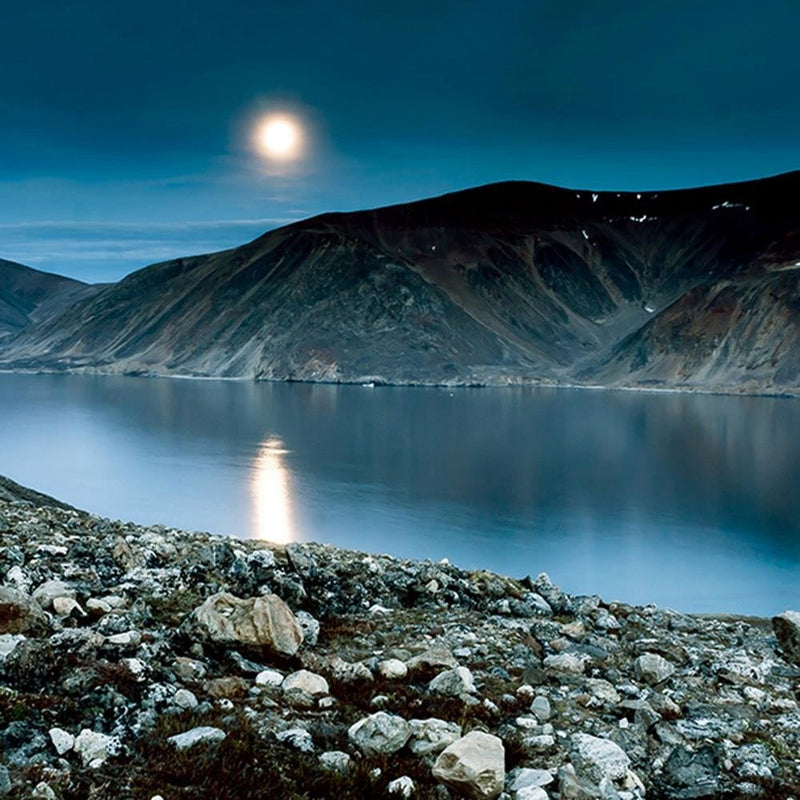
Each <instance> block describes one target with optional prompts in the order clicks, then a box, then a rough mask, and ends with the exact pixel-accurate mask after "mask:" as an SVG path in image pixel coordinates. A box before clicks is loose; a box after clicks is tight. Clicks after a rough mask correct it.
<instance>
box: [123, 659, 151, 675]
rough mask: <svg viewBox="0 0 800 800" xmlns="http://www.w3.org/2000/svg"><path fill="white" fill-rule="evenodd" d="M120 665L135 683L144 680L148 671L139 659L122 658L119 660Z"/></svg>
mask: <svg viewBox="0 0 800 800" xmlns="http://www.w3.org/2000/svg"><path fill="white" fill-rule="evenodd" d="M120 663H121V664H123V665H124V666H125V667H126V668H127V669H128V672H130V673H131V675H133V677H134V678H136V680H137V681H143V680H145V679H146V677H147V673H148V672H149V671H150V667H148V666H147V664H145V662H144V661H142V660H141V659H140V658H123V659H121V660H120Z"/></svg>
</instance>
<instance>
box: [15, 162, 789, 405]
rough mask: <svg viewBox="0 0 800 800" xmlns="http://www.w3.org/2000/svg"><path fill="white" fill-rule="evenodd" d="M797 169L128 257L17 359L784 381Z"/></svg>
mask: <svg viewBox="0 0 800 800" xmlns="http://www.w3.org/2000/svg"><path fill="white" fill-rule="evenodd" d="M798 192H800V173H793V174H790V175H784V176H779V177H777V178H771V179H767V180H763V181H756V182H751V183H744V184H731V185H726V186H719V187H709V188H703V189H694V190H686V191H675V192H662V193H653V192H650V193H647V192H645V193H620V194H616V193H593V192H590V191H573V190H566V189H557V188H554V187H550V186H544V185H541V184H534V183H504V184H494V185H491V186H486V187H481V188H478V189H471V190H467V191H464V192H457V193H454V194H451V195H445V196H444V197H440V198H433V199H431V200H424V201H420V202H418V203H411V204H407V205H402V206H393V207H389V208H384V209H378V210H375V211H368V212H356V213H349V214H327V215H323V216H321V217H316V218H314V219H310V220H306V221H304V222H300V223H296V224H294V225H291V226H288V227H285V228H282V229H279V230H276V231H272V232H270V233H267V234H265V235H264V236H262V237H260V238H259V239H256V240H255V241H253V242H251V243H249V244H246V245H244V246H242V247H239V248H236V249H233V250H228V251H224V252H221V253H215V254H211V255H207V256H198V257H194V258H186V259H179V260H176V261H172V262H167V263H164V264H157V265H155V266H152V267H148V268H146V269H143V270H140V271H139V272H136V273H134V274H132V275H130V276H128V277H127V278H126V279H124V280H123V281H121V282H120V283H118V284H116V285H113V286H110V287H108V288H105V289H104V290H102V291H100V292H99V293H98V294H96V295H94V296H92V297H90V298H88V299H85V300H83V301H81V302H78V303H76V304H74V305H73V306H72V307H70V308H68V309H67V310H66V311H64V312H63V313H61V314H59V315H56V316H54V317H52V318H50V319H48V320H46V321H42V322H40V323H37V324H34V325H29V326H28V327H26V328H25V329H24V330H22V331H21V332H20V333H18V334H17V335H15V336H14V337H9V338H8V339H7V340H6V342H5V344H4V345H0V366H2V367H3V368H15V369H47V370H90V371H103V372H126V373H147V374H149V373H153V374H166V375H206V376H224V377H243V378H261V379H272V380H316V381H347V382H364V381H377V382H386V383H401V384H402V383H420V384H433V383H440V384H441V383H444V384H490V385H501V384H505V383H517V382H548V383H568V384H575V383H580V384H590V385H598V384H599V385H612V386H648V387H665V388H672V387H674V388H696V389H707V390H709V389H710V390H725V391H748V392H762V391H767V392H778V393H781V392H789V393H793V392H795V391H797V390H798V389H800V377H799V369H800V363H798V356H796V355H795V354H794V353H793V352H792V350H793V348H792V347H791V345H792V343H793V341H796V340H797V338H796V330H797V324H798V302H797V297H798V289H797V276H798V272H797V270H798V269H800V266H799V265H800V212H798V210H797V203H796V200H795V197H796V195H797V194H798Z"/></svg>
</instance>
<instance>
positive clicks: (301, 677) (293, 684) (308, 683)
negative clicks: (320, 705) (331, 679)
mask: <svg viewBox="0 0 800 800" xmlns="http://www.w3.org/2000/svg"><path fill="white" fill-rule="evenodd" d="M281 686H282V688H283V691H284V692H291V691H292V689H299V690H300V691H302V692H305V693H306V694H310V695H317V694H329V693H330V688H329V687H328V681H326V680H325V678H323V677H322V675H317V673H316V672H309V671H308V670H307V669H301V670H298V671H297V672H293V673H292V674H291V675H287V676H286V677H285V678H284V679H283V683H282V684H281Z"/></svg>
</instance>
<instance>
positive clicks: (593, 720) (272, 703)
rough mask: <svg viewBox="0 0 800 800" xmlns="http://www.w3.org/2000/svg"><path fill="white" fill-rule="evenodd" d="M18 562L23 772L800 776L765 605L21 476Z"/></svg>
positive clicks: (492, 777) (11, 564)
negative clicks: (331, 539)
mask: <svg viewBox="0 0 800 800" xmlns="http://www.w3.org/2000/svg"><path fill="white" fill-rule="evenodd" d="M0 580H1V581H2V586H0V634H2V635H0V736H2V747H3V750H2V753H3V762H2V763H3V766H0V795H2V794H3V792H5V794H6V795H7V796H9V797H17V798H23V797H40V798H42V797H56V798H61V799H62V800H68V799H71V798H86V797H103V798H106V797H109V798H110V797H114V798H120V799H121V800H124V799H125V798H154V797H157V796H161V797H162V798H164V799H165V800H172V798H222V799H223V800H224V799H225V798H244V797H247V798H256V799H258V798H273V797H275V798H277V797H281V798H327V797H331V798H333V797H336V798H379V797H404V796H405V797H412V798H447V797H460V796H465V797H490V798H491V797H497V796H500V797H504V798H509V799H511V798H513V800H532V799H533V800H545V799H546V798H548V797H549V798H556V797H561V798H565V800H566V798H573V799H577V798H593V797H596V798H599V797H602V798H606V799H607V800H616V798H619V799H620V800H635V799H636V798H642V797H648V798H659V797H663V798H669V800H682V799H683V798H702V797H708V798H711V797H730V798H733V797H745V796H747V797H750V796H760V795H764V794H766V795H767V796H774V797H787V796H788V795H789V794H791V793H792V792H794V793H795V796H796V792H797V791H798V785H799V784H800V775H799V774H798V771H799V767H798V761H797V757H798V753H800V750H799V749H798V745H800V711H798V704H797V699H796V693H797V691H798V686H800V668H798V667H797V666H796V665H794V664H792V663H790V662H789V661H788V660H786V658H784V656H782V655H781V653H780V652H779V650H778V645H777V642H776V640H775V638H774V636H772V634H771V633H770V631H769V628H768V626H766V625H759V624H755V623H753V622H748V621H737V620H712V619H698V618H695V617H691V616H686V615H683V614H680V613H677V612H674V611H668V610H660V609H657V608H655V607H654V606H647V607H644V608H642V607H634V606H630V605H626V604H624V603H620V602H612V603H606V602H604V601H602V600H601V599H600V598H599V597H572V596H569V595H567V594H565V593H563V592H562V591H560V590H559V589H558V588H557V587H555V586H554V585H553V584H552V583H551V582H550V581H549V579H548V578H547V577H546V576H545V575H541V576H539V578H537V579H536V580H531V579H529V578H526V579H524V580H515V579H510V578H504V577H501V576H498V575H494V574H491V573H487V572H465V571H463V570H460V569H457V568H456V567H454V566H452V565H449V564H447V563H440V564H434V563H430V562H414V561H406V560H400V559H395V558H390V557H388V556H376V555H365V554H362V553H353V552H345V551H341V550H338V549H336V548H333V547H330V546H325V545H318V544H292V545H289V546H286V547H271V546H268V545H266V544H264V543H262V542H255V541H237V540H231V539H225V538H222V537H217V536H211V535H209V534H202V533H186V532H181V531H176V530H171V529H167V528H163V527H158V526H156V527H150V528H145V527H140V526H137V525H133V524H130V523H121V522H113V521H109V520H106V519H102V518H100V517H97V516H94V515H90V514H85V513H82V512H78V511H73V510H66V509H59V508H54V507H44V506H38V507H37V506H35V505H33V504H32V503H27V502H8V501H6V500H3V499H0ZM254 598H258V600H256V599H254ZM790 622H791V617H790V618H788V619H787V620H786V623H787V624H789V623H790Z"/></svg>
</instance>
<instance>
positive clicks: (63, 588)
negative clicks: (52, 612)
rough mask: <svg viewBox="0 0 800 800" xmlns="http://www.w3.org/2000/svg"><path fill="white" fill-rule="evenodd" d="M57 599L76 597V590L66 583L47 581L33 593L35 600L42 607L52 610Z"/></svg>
mask: <svg viewBox="0 0 800 800" xmlns="http://www.w3.org/2000/svg"><path fill="white" fill-rule="evenodd" d="M56 597H72V598H74V597H75V590H74V589H73V588H72V587H71V586H70V585H69V584H68V583H65V582H64V581H60V580H52V581H45V582H44V583H43V584H41V585H40V586H38V587H37V588H36V589H35V590H34V592H33V599H34V600H35V601H36V602H37V603H38V604H39V605H40V606H41V607H42V608H50V606H52V605H53V599H54V598H56Z"/></svg>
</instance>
